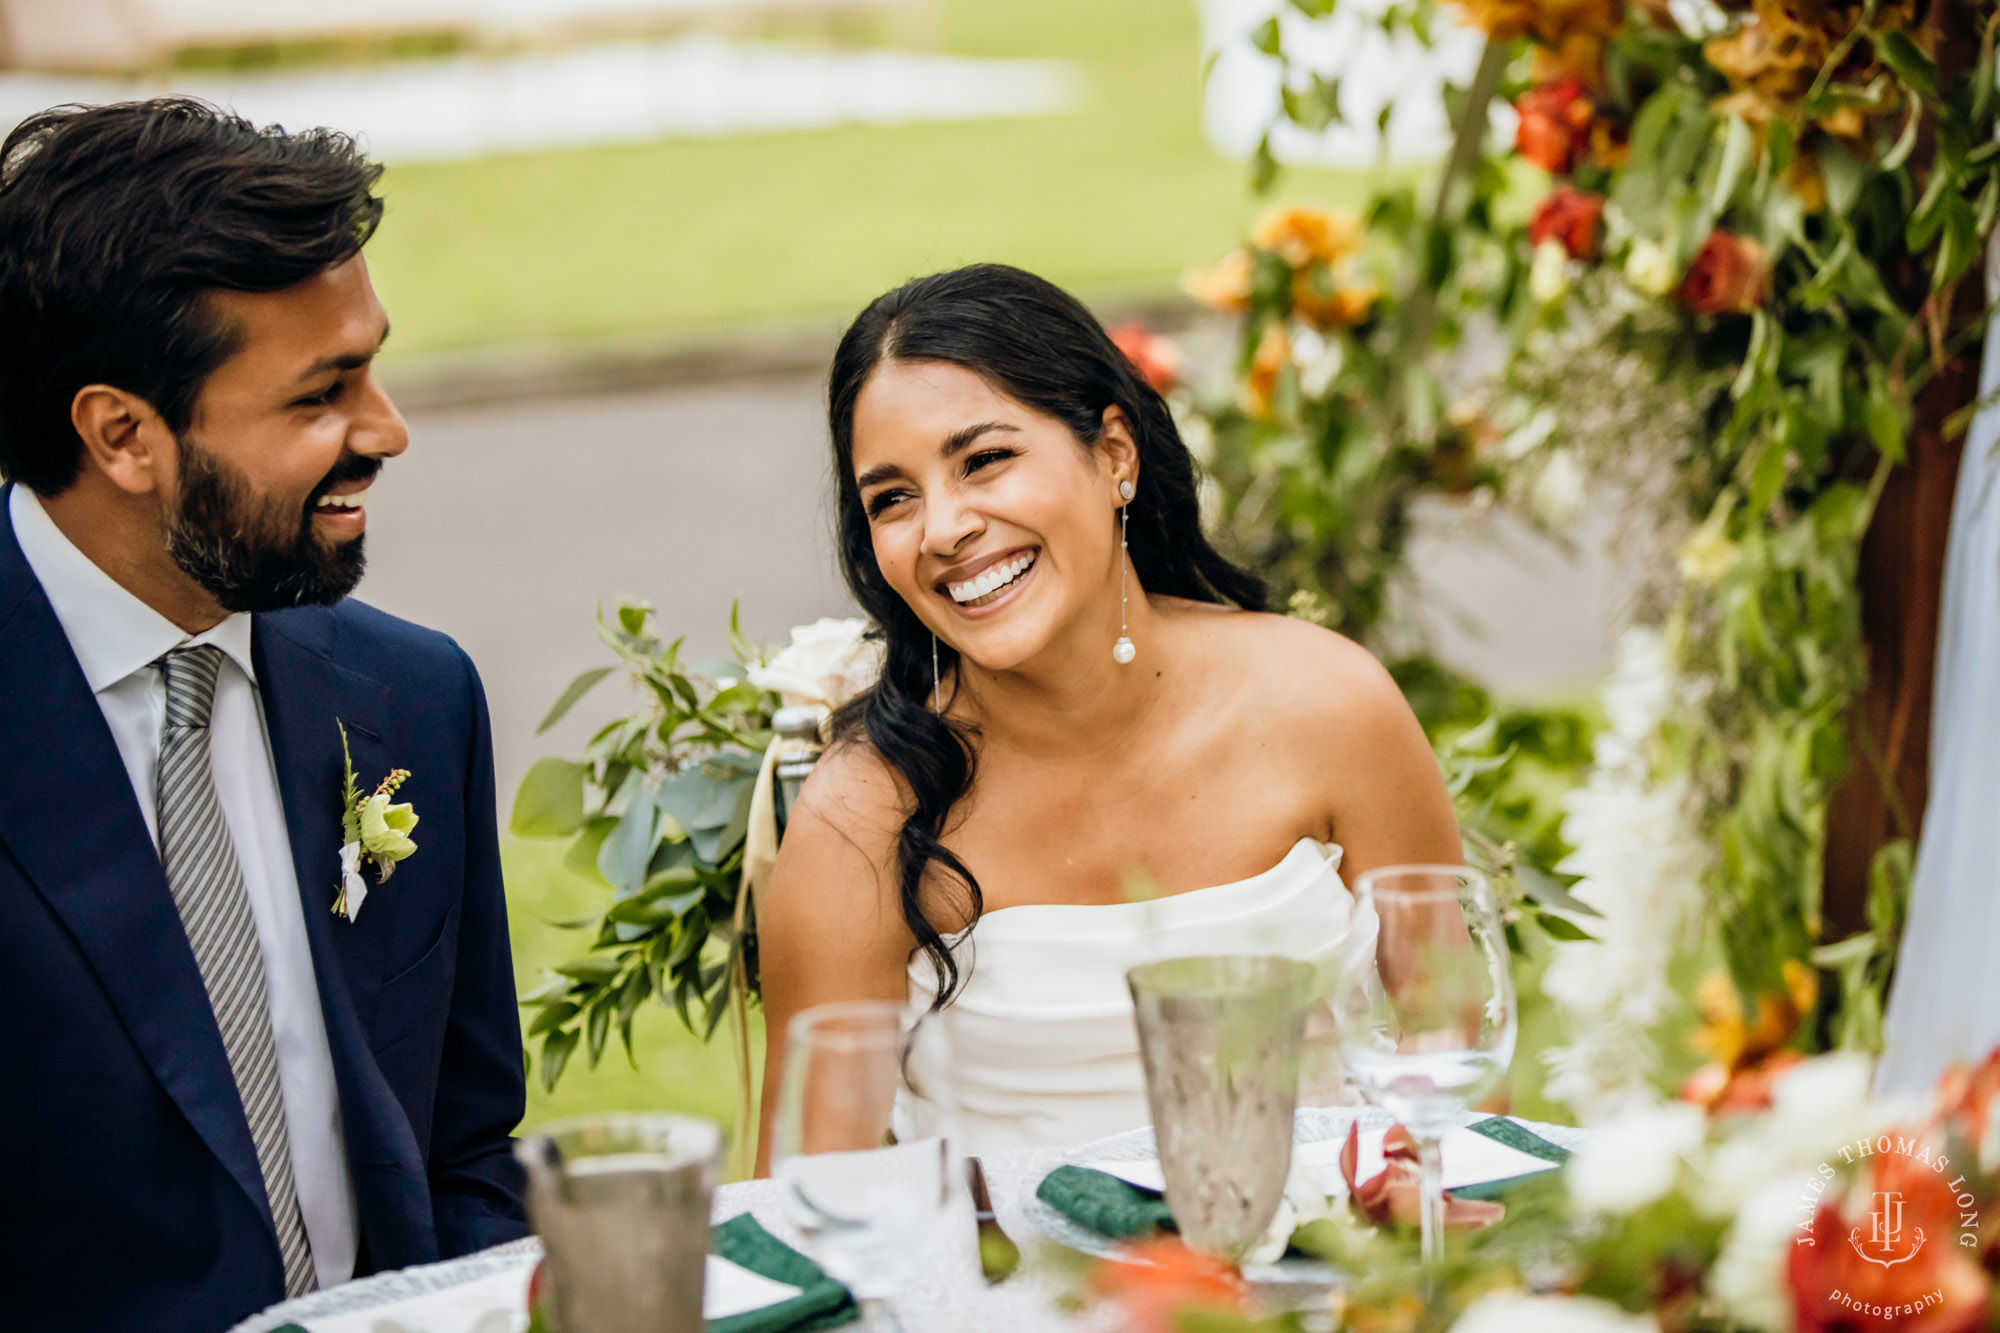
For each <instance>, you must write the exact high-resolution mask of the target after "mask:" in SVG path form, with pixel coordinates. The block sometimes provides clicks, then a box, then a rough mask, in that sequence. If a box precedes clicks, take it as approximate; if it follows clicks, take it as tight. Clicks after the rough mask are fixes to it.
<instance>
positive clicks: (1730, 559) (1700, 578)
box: [1680, 523, 1743, 588]
mask: <svg viewBox="0 0 2000 1333" xmlns="http://www.w3.org/2000/svg"><path fill="white" fill-rule="evenodd" d="M1742 555H1743V552H1742V551H1740V550H1739V549H1737V546H1736V543H1735V542H1732V541H1730V540H1729V538H1727V537H1725V536H1723V535H1722V529H1721V528H1720V527H1718V526H1716V525H1715V524H1713V523H1704V524H1702V525H1701V526H1700V527H1699V528H1696V529H1695V531H1694V535H1693V536H1691V537H1689V538H1688V539H1687V541H1685V542H1684V543H1682V544H1681V551H1680V570H1681V577H1682V578H1684V579H1686V580H1687V581H1688V582H1689V583H1698V584H1700V585H1701V586H1702V587H1704V588H1713V587H1714V586H1715V585H1716V584H1718V583H1720V582H1722V580H1723V578H1724V577H1725V576H1726V575H1727V574H1728V573H1729V571H1730V570H1732V569H1734V568H1736V562H1737V560H1739V559H1740V558H1742Z"/></svg>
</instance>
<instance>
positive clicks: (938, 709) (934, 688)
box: [931, 634, 944, 717]
mask: <svg viewBox="0 0 2000 1333" xmlns="http://www.w3.org/2000/svg"><path fill="white" fill-rule="evenodd" d="M931 711H932V712H933V713H936V714H937V715H938V716H939V717H943V716H944V686H943V685H941V684H939V683H938V664H937V635H935V634H933V635H931Z"/></svg>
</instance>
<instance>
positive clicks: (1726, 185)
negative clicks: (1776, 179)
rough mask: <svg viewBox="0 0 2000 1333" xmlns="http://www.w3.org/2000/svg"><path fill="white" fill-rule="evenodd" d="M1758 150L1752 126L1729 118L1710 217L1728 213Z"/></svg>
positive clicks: (1740, 118)
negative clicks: (1755, 150) (1752, 156)
mask: <svg viewBox="0 0 2000 1333" xmlns="http://www.w3.org/2000/svg"><path fill="white" fill-rule="evenodd" d="M1755 147H1756V142H1755V137H1754V136H1753V135H1752V134H1751V132H1750V125H1749V122H1747V121H1745V120H1744V119H1743V117H1741V116H1731V117H1729V119H1728V121H1727V123H1726V124H1725V125H1724V126H1723V128H1722V160H1721V162H1720V164H1719V165H1718V166H1717V167H1716V172H1715V190H1714V192H1713V193H1712V194H1711V195H1710V196H1709V201H1708V209H1709V212H1710V214H1711V215H1713V216H1715V217H1721V216H1722V215H1723V214H1724V213H1726V212H1727V211H1728V209H1729V203H1730V201H1731V200H1732V199H1734V198H1735V197H1736V190H1737V187H1738V186H1740V185H1742V184H1743V174H1744V172H1745V171H1747V170H1748V169H1749V166H1750V159H1751V152H1752V150H1753V149H1754V148H1755Z"/></svg>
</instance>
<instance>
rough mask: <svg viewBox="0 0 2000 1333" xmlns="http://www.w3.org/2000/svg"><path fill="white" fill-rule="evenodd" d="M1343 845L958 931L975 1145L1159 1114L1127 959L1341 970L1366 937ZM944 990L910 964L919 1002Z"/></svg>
mask: <svg viewBox="0 0 2000 1333" xmlns="http://www.w3.org/2000/svg"><path fill="white" fill-rule="evenodd" d="M1356 926H1357V923H1356V921H1355V905H1354V899H1353V898H1352V896H1351V895H1349V893H1348V891H1347V886H1346V885H1345V884H1343V883H1342V882H1341V879H1340V848H1339V847H1338V846H1337V845H1335V844H1331V843H1320V842H1316V841H1314V840H1313V839H1311V838H1301V839H1299V841H1298V842H1297V843H1296V844H1294V845H1293V847H1292V849H1291V851H1289V852H1287V853H1286V854H1285V858H1284V859H1283V860H1282V861H1280V862H1279V863H1278V864H1277V865H1275V866H1273V867H1272V868H1271V869H1269V870H1267V871H1265V872H1264V873H1263V874H1261V875H1254V876H1252V877H1251V878H1249V879H1245V880H1238V881H1237V882H1235V883H1233V884H1220V885H1216V886H1214V887H1212V888H1205V889H1194V890H1190V891H1188V892H1186V893H1177V894H1173V895H1171V896H1169V897H1165V898H1156V899H1152V900H1149V901H1145V902H1132V903H1111V904H1102V905H1099V904H1091V905H1071V904H1033V905H1028V906H1022V907H1002V908H997V909H995V910H994V911H991V912H988V913H986V914H985V915H984V916H982V917H981V918H980V919H979V921H978V923H977V924H976V925H975V926H974V927H973V929H972V930H971V931H969V932H967V933H966V934H963V935H960V936H958V937H957V938H955V939H954V940H953V941H952V942H951V943H952V952H953V955H954V957H956V958H957V960H958V964H959V967H960V968H961V970H962V975H964V976H965V978H966V980H965V984H964V986H963V987H962V988H961V989H960V991H959V993H958V996H957V997H956V998H955V999H954V1000H953V1002H952V1003H951V1005H950V1007H948V1008H947V1009H946V1010H945V1011H944V1012H943V1013H942V1014H940V1015H937V1016H935V1017H934V1018H933V1019H931V1020H930V1021H933V1022H942V1023H944V1025H945V1032H946V1035H947V1037H948V1038H949V1040H950V1044H951V1049H952V1056H953V1062H954V1064H955V1066H956V1071H957V1078H956V1082H957V1101H958V1108H957V1110H958V1121H959V1126H958V1127H959V1130H960V1133H961V1134H962V1135H963V1136H964V1139H965V1142H966V1146H967V1151H970V1152H974V1153H985V1152H998V1151H1002V1150H1005V1149H1009V1148H1036V1147H1048V1146H1052V1145H1057V1144H1065V1143H1080V1142H1083V1141H1085V1140H1088V1139H1095V1138H1102V1137H1103V1136H1105V1135H1108V1134H1118V1133H1122V1132H1124V1131H1126V1130H1130V1129H1136V1128H1139V1127H1140V1126H1143V1125H1146V1124H1148V1123H1150V1122H1151V1119H1152V1117H1151V1115H1150V1114H1149V1113H1148V1111H1147V1109H1146V1081H1145V1076H1144V1073H1143V1072H1142V1071H1141V1069H1140V1065H1139V1045H1138V1036H1137V1034H1136V1032H1135V1030H1134V1028H1133V1023H1132V998H1131V994H1130V992H1128V991H1127V990H1126V987H1125V973H1126V971H1127V969H1129V968H1132V967H1135V966H1137V965H1139V964H1141V963H1148V962H1153V961H1156V960H1158V959H1162V958H1184V957H1191V956H1197V955H1203V954H1237V953H1263V954H1281V955H1284V956H1286V957H1290V958H1297V959H1300V960H1302V961H1305V962H1310V963H1313V964H1314V965H1315V966H1317V967H1318V968H1319V969H1320V972H1321V977H1322V985H1323V987H1325V988H1326V989H1328V990H1330V987H1331V984H1332V980H1333V979H1334V978H1335V977H1336V976H1337V975H1338V969H1339V967H1340V966H1341V964H1342V962H1343V961H1344V960H1345V958H1346V957H1347V956H1348V955H1349V954H1350V953H1351V952H1352V951H1353V948H1354V946H1355V944H1356V943H1357V941H1361V942H1364V943H1365V941H1367V940H1372V938H1373V934H1374V932H1373V931H1372V930H1370V929H1361V930H1357V928H1356ZM935 994H936V990H935V986H934V983H933V980H932V977H931V969H930V964H929V963H928V962H927V961H925V959H924V957H923V955H921V954H918V955H916V956H915V957H913V958H912V959H911V962H910V1000H911V1003H912V1004H914V1005H916V1006H918V1007H920V1008H928V1007H929V1005H930V1003H931V1000H932V998H933V997H934V995H935Z"/></svg>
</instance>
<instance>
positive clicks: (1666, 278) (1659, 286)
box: [1625, 236, 1681, 296]
mask: <svg viewBox="0 0 2000 1333" xmlns="http://www.w3.org/2000/svg"><path fill="white" fill-rule="evenodd" d="M1680 277H1681V275H1680V272H1679V270H1678V269H1676V268H1675V267H1674V257H1673V256H1672V255H1670V254H1668V253H1667V249H1666V247H1665V246H1663V245H1661V244H1660V243H1659V242H1658V241H1653V240H1648V239H1647V238H1646V237H1644V236H1641V237H1639V239H1637V240H1635V241H1633V242H1632V249H1631V250H1630V251H1629V252H1628V253H1627V254H1626V256H1625V280H1626V281H1627V282H1629V283H1631V284H1632V285H1633V286H1634V287H1637V288H1638V289H1639V290H1640V291H1642V292H1644V293H1646V295H1648V296H1665V295H1666V294H1667V293H1668V292H1670V291H1672V290H1673V289H1674V284H1675V283H1677V282H1679V281H1680Z"/></svg>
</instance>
